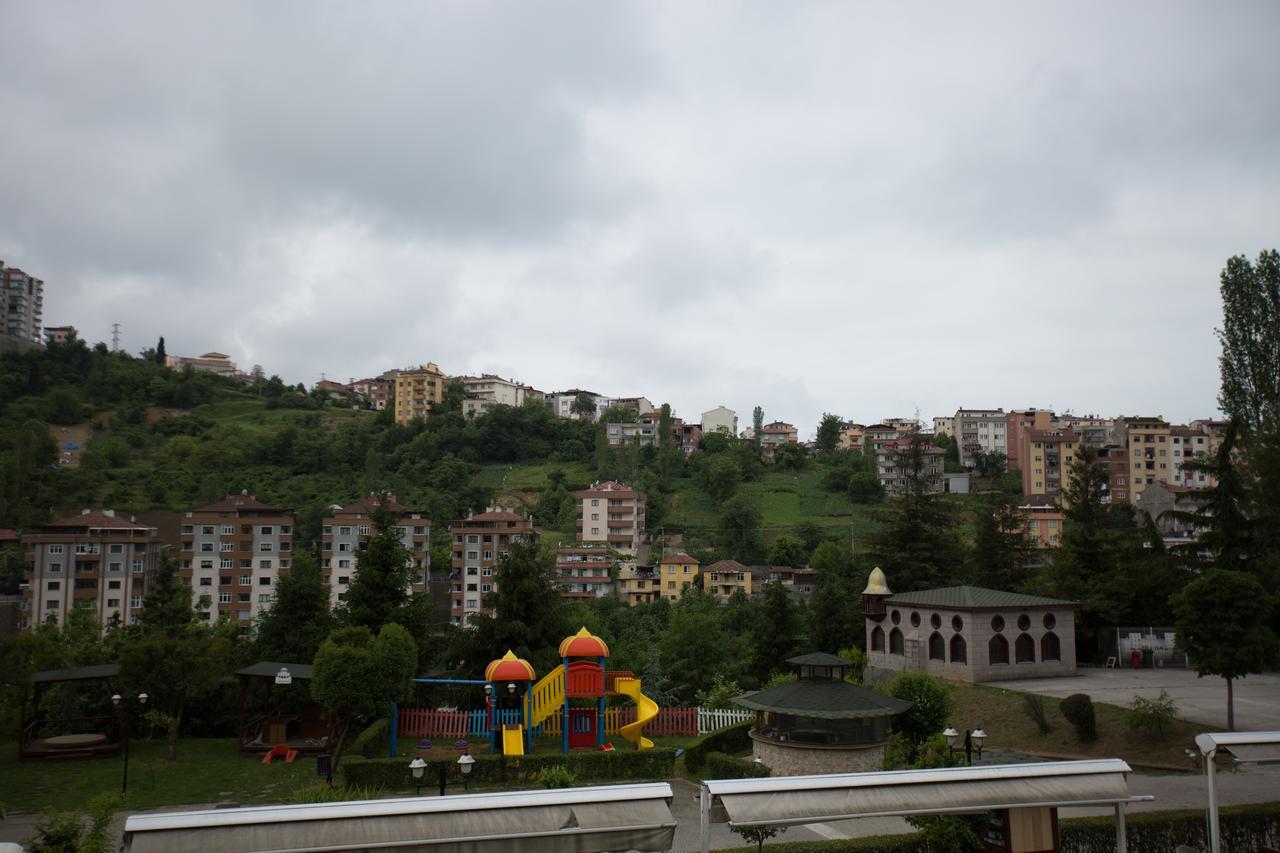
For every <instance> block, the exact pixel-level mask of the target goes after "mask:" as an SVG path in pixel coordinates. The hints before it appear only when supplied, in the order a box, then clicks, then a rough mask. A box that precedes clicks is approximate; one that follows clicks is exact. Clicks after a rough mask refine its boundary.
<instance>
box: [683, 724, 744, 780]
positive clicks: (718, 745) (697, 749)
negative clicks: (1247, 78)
mask: <svg viewBox="0 0 1280 853" xmlns="http://www.w3.org/2000/svg"><path fill="white" fill-rule="evenodd" d="M750 748H751V721H750V720H745V721H743V722H741V723H735V724H734V725H732V726H726V727H725V728H723V729H720V730H719V731H715V732H712V733H711V734H709V735H704V736H703V738H702V740H700V741H698V742H697V743H696V744H694V745H693V746H691V747H689V748H688V749H687V750H685V753H684V767H685V769H686V770H688V771H689V772H690V773H698V772H699V771H701V770H702V767H703V765H704V764H706V761H707V756H708V755H710V754H711V753H713V752H724V753H728V754H733V753H735V752H745V751H747V750H748V749H750Z"/></svg>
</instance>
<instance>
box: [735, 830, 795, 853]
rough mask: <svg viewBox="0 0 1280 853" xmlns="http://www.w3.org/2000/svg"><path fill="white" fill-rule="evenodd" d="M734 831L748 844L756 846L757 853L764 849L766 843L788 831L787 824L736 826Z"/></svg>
mask: <svg viewBox="0 0 1280 853" xmlns="http://www.w3.org/2000/svg"><path fill="white" fill-rule="evenodd" d="M733 831H734V833H735V834H736V835H737V836H738V837H739V838H741V839H742V840H743V841H745V842H747V843H748V844H754V845H755V846H756V853H760V851H761V850H763V849H764V843H765V842H766V841H768V840H769V839H770V838H776V837H778V836H779V835H781V834H782V833H784V832H786V831H787V827H785V826H735V827H733Z"/></svg>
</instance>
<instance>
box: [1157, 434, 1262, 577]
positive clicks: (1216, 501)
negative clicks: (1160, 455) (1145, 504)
mask: <svg viewBox="0 0 1280 853" xmlns="http://www.w3.org/2000/svg"><path fill="white" fill-rule="evenodd" d="M1239 433H1240V422H1239V421H1238V420H1236V419H1235V418H1232V419H1231V420H1230V421H1229V422H1228V424H1227V429H1226V431H1225V432H1224V433H1223V436H1222V443H1221V444H1219V445H1218V450H1217V452H1216V453H1215V454H1214V456H1213V458H1212V459H1208V458H1200V457H1197V458H1195V459H1192V460H1190V461H1189V462H1183V463H1182V470H1183V471H1190V472H1193V473H1195V472H1199V473H1203V474H1207V475H1208V476H1210V477H1211V478H1213V479H1214V485H1213V486H1212V487H1211V488H1209V489H1206V490H1203V491H1200V492H1198V493H1196V494H1195V495H1194V499H1195V500H1196V508H1195V509H1194V510H1189V511H1188V510H1180V509H1173V510H1169V511H1167V512H1164V513H1162V514H1161V517H1162V518H1165V517H1169V518H1174V519H1177V520H1179V521H1183V522H1187V523H1189V524H1191V525H1193V526H1194V527H1195V528H1196V529H1197V530H1198V531H1199V533H1200V535H1199V538H1198V540H1197V541H1196V542H1195V543H1194V544H1193V545H1191V546H1190V548H1189V549H1188V550H1191V551H1192V552H1193V556H1194V555H1198V554H1199V553H1201V552H1208V553H1209V554H1210V555H1212V561H1213V564H1214V565H1216V566H1217V567H1218V568H1220V569H1227V570H1230V571H1248V570H1249V567H1250V561H1251V559H1252V558H1253V557H1254V556H1255V555H1254V543H1253V539H1254V536H1253V531H1254V527H1255V525H1256V522H1255V521H1254V520H1253V519H1252V518H1250V517H1249V506H1248V502H1249V495H1248V494H1247V492H1246V482H1245V478H1244V476H1243V472H1241V471H1240V469H1239V468H1238V467H1237V465H1236V462H1235V452H1236V441H1237V438H1238V437H1239ZM1183 497H1184V496H1183V495H1179V498H1180V499H1181V498H1183ZM1180 502H1181V501H1180Z"/></svg>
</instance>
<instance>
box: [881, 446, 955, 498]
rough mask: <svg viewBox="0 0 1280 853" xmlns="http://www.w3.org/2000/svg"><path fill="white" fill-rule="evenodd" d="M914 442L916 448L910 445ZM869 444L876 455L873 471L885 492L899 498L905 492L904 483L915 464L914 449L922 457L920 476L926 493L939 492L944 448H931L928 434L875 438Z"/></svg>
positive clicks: (940, 489)
mask: <svg viewBox="0 0 1280 853" xmlns="http://www.w3.org/2000/svg"><path fill="white" fill-rule="evenodd" d="M913 444H915V445H916V447H915V448H913V447H912V445H913ZM872 446H873V447H874V448H875V454H876V473H877V474H878V475H879V476H880V484H881V485H883V486H884V491H885V494H887V495H889V496H890V497H901V496H902V495H905V494H906V493H907V484H908V481H909V480H910V478H911V476H912V473H913V471H912V468H913V466H914V462H913V460H912V456H913V454H914V453H916V452H917V450H918V452H919V453H920V456H921V460H920V466H921V467H920V476H921V477H923V479H924V481H925V483H926V492H927V494H931V495H940V494H942V491H943V488H944V484H943V478H942V467H943V460H944V458H945V457H946V451H945V450H943V449H942V448H941V447H934V446H933V445H932V444H930V443H929V442H928V440H927V437H912V436H903V437H901V438H895V439H889V440H880V441H875V442H873V445H872Z"/></svg>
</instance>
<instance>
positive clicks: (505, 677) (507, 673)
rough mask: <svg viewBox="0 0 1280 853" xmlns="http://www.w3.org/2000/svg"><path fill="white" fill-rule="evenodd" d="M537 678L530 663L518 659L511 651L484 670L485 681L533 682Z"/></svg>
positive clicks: (508, 650)
mask: <svg viewBox="0 0 1280 853" xmlns="http://www.w3.org/2000/svg"><path fill="white" fill-rule="evenodd" d="M537 677H538V676H537V674H536V673H534V671H533V667H532V666H530V664H529V662H528V661H527V660H525V659H524V658H518V657H516V653H515V652H513V651H511V650H510V649H507V653H506V654H505V655H503V656H502V657H501V658H499V659H498V660H495V661H494V662H493V663H491V664H489V665H488V666H486V667H485V668H484V680H485V681H533V680H534V679H535V678H537Z"/></svg>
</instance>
